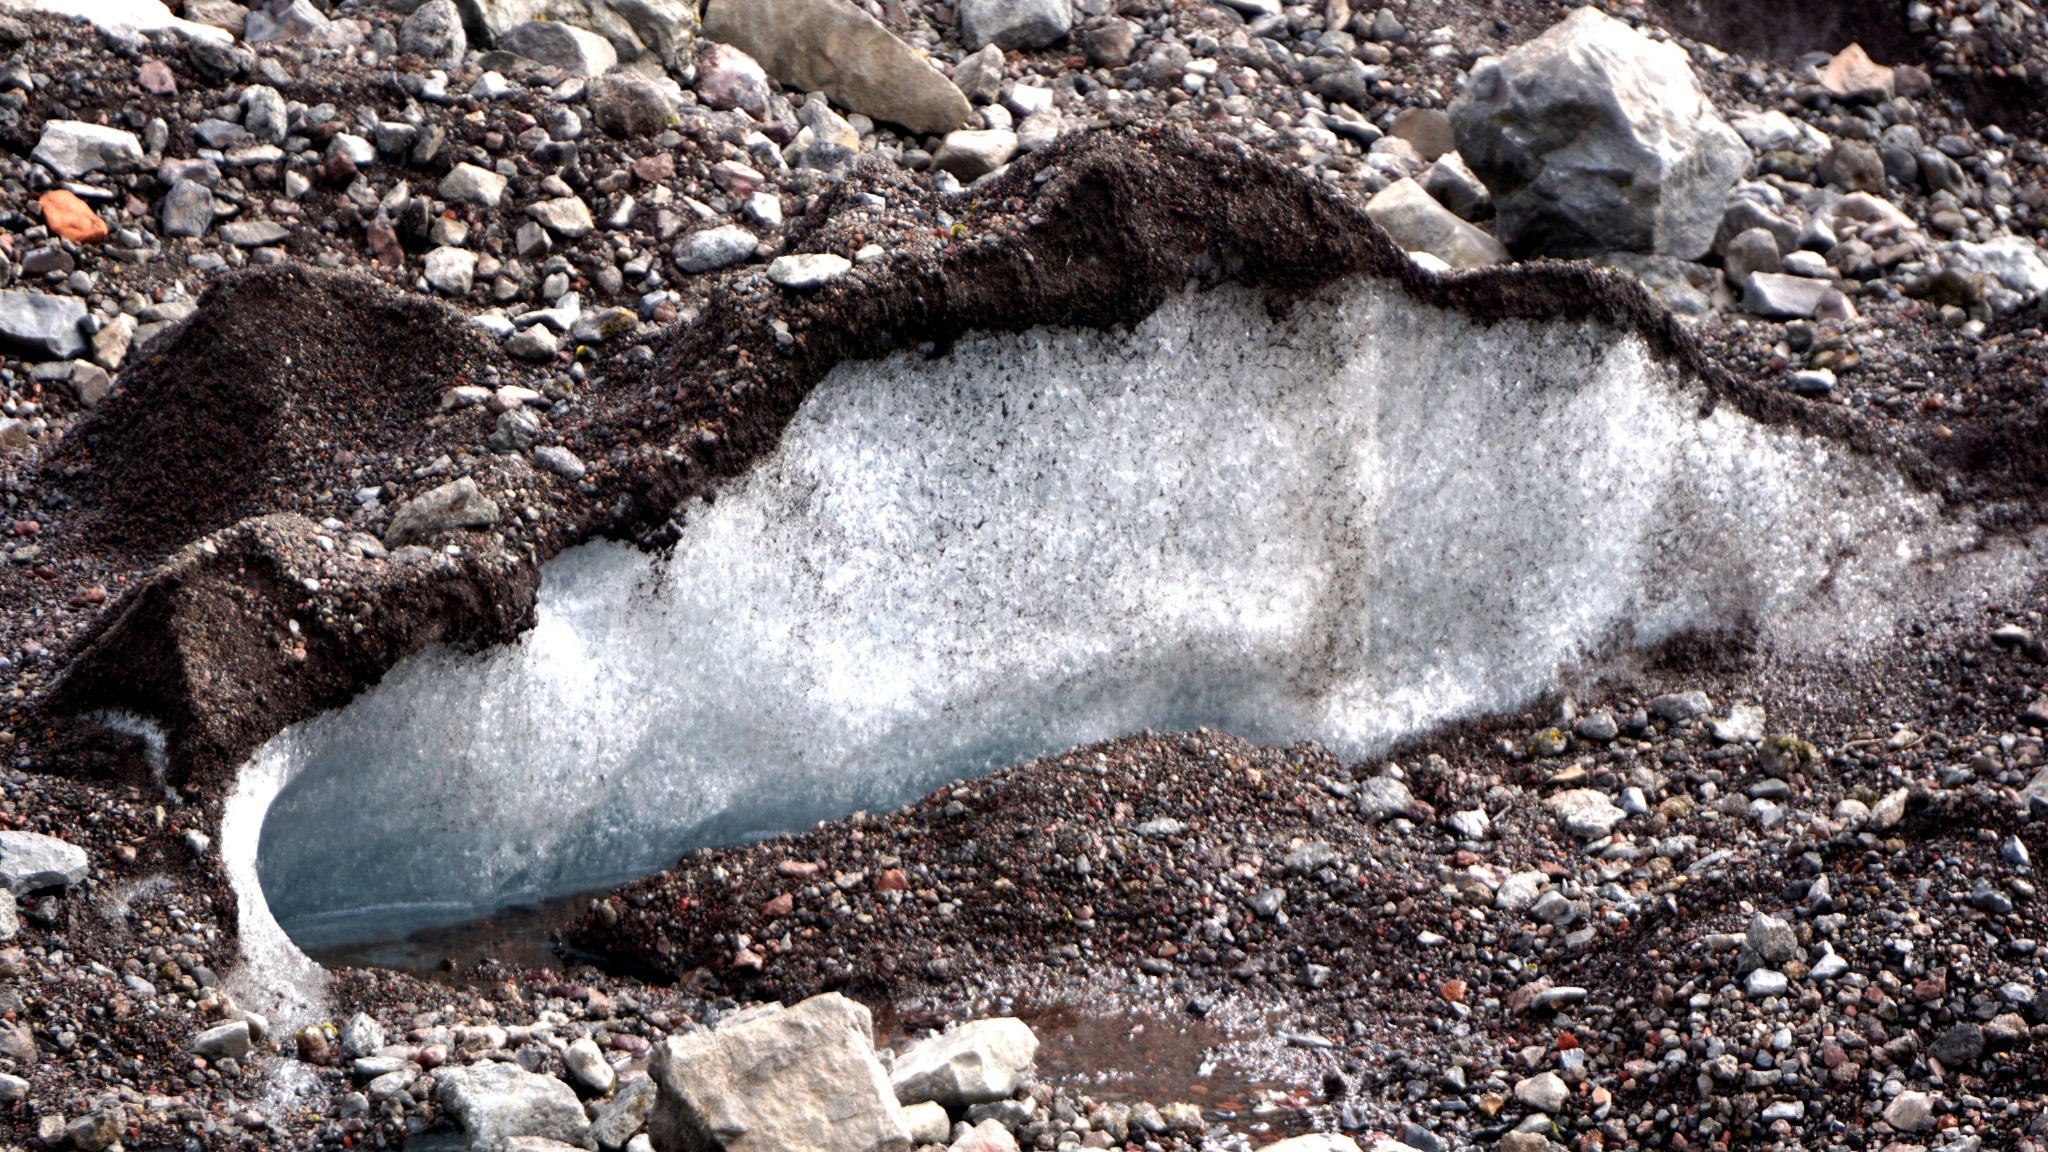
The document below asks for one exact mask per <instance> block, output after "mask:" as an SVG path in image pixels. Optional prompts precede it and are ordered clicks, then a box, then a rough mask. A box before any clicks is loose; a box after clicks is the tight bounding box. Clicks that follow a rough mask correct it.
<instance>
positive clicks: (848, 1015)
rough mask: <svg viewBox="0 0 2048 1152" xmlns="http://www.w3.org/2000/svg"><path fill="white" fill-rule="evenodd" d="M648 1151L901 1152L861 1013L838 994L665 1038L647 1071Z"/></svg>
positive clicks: (893, 1107) (898, 1129)
mask: <svg viewBox="0 0 2048 1152" xmlns="http://www.w3.org/2000/svg"><path fill="white" fill-rule="evenodd" d="M647 1071H648V1075H649V1076H651V1077H653V1079H654V1082H655V1086H656V1087H657V1089H659V1092H660V1095H659V1096H658V1097H657V1098H656V1100H655V1105H654V1111H653V1113H652V1114H651V1115H650V1116H649V1117H648V1121H647V1130H648V1134H649V1135H650V1136H651V1137H653V1142H654V1145H655V1146H656V1147H658V1148H693V1149H717V1150H719V1152H784V1150H785V1149H796V1148H801V1149H805V1150H806V1152H907V1150H908V1148H909V1147H910V1134H909V1132H908V1131H906V1130H905V1128H904V1125H903V1114H902V1110H901V1109H900V1108H899V1107H898V1106H897V1103H896V1094H895V1093H894V1092H893V1091H892V1090H891V1089H890V1087H889V1076H888V1074H887V1073H886V1072H884V1071H883V1070H882V1064H881V1061H880V1060H878V1059H876V1057H875V1049H874V1034H873V1024H872V1021H871V1020H870V1017H869V1015H868V1010H867V1009H866V1008H864V1007H862V1006H861V1005H859V1004H856V1003H854V1002H853V1001H851V1000H848V999H847V998H845V997H844V996H841V995H839V994H838V993H830V992H828V993H826V994H825V995H822V996H814V997H812V998H810V999H809V1000H805V1001H804V1002H802V1003H801V1004H798V1005H796V1006H795V1007H793V1008H788V1009H782V1008H779V1007H776V1006H774V1005H770V1006H768V1007H767V1008H765V1009H762V1010H758V1011H755V1012H750V1013H746V1014H743V1015H742V1016H741V1017H739V1018H737V1019H734V1020H731V1021H728V1022H725V1023H722V1024H720V1025H719V1026H718V1027H716V1028H711V1029H706V1030H703V1031H698V1032H692V1033H689V1034H687V1035H683V1036H671V1037H669V1038H667V1039H665V1040H663V1041H661V1042H660V1043H658V1044H656V1045H655V1046H654V1051H653V1054H652V1056H651V1057H650V1059H649V1062H648V1069H647Z"/></svg>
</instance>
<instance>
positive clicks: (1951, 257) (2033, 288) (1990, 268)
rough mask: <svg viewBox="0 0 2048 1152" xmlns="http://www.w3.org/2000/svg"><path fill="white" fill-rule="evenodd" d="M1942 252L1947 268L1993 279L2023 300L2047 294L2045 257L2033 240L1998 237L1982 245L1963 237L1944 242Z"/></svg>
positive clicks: (2047, 282) (2047, 277) (2046, 259)
mask: <svg viewBox="0 0 2048 1152" xmlns="http://www.w3.org/2000/svg"><path fill="white" fill-rule="evenodd" d="M1941 254H1942V259H1943V262H1944V263H1946V264H1947V265H1948V266H1949V267H1951V268H1955V269H1958V270H1960V271H1963V272H1969V273H1974V274H1976V275H1979V276H1986V277H1989V278H1990V279H1992V280H1996V281H1997V282H1998V283H2000V284H2002V285H2004V286H2005V287H2006V288H2007V289H2009V290H2011V291H2013V292H2016V293H2018V294H2019V296H2020V298H2021V300H2022V301H2024V302H2031V301H2033V300H2035V299H2037V298H2039V297H2040V296H2042V295H2048V256H2044V255H2043V253H2042V251H2041V246H2040V245H2038V244H2036V243H2034V242H2033V241H2032V240H2027V239H2024V238H2022V237H2019V236H2000V237H1998V238H1997V239H1995V240H1987V241H1985V242H1983V243H1981V244H1978V243H1973V242H1971V241H1968V240H1963V241H1958V242H1956V243H1953V244H1947V245H1944V246H1943V247H1942V249H1941Z"/></svg>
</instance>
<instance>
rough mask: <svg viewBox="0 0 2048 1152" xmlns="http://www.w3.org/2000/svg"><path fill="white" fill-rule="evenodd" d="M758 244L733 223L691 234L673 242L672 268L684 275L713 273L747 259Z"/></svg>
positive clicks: (752, 235) (746, 232)
mask: <svg viewBox="0 0 2048 1152" xmlns="http://www.w3.org/2000/svg"><path fill="white" fill-rule="evenodd" d="M760 244H761V242H760V241H759V240H756V239H755V238H754V234H753V233H752V232H749V231H747V230H746V229H745V228H741V227H740V226H738V225H737V224H727V225H725V226H723V227H720V228H707V229H705V230H703V231H702V232H694V233H692V234H690V235H688V236H685V237H684V238H683V239H682V240H680V241H678V242H677V243H676V249H675V259H676V267H678V268H681V269H682V270H683V271H685V272H692V273H695V272H715V271H717V270H718V269H720V268H729V267H731V266H732V265H734V264H738V263H740V262H741V261H743V260H750V259H752V258H753V256H754V252H755V251H756V250H757V249H758V248H759V247H760Z"/></svg>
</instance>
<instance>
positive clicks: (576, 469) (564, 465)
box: [533, 444, 589, 483]
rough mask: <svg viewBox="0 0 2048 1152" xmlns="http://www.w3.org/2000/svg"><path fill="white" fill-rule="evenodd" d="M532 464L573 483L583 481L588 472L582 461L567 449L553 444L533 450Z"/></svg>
mask: <svg viewBox="0 0 2048 1152" xmlns="http://www.w3.org/2000/svg"><path fill="white" fill-rule="evenodd" d="M533 462H534V463H535V464H538V465H539V466H540V467H541V468H542V469H544V470H546V471H549V472H552V473H554V474H555V475H557V476H560V477H561V478H562V479H564V480H567V481H570V482H571V483H574V482H575V481H578V480H581V479H583V477H584V475H585V474H586V473H587V472H588V471H589V469H588V468H587V467H585V466H584V463H583V460H582V459H581V458H580V457H578V456H577V455H576V454H575V453H574V452H571V451H569V450H568V449H567V448H563V447H560V446H558V445H554V444H548V445H543V446H542V447H539V448H535V449H534V450H533Z"/></svg>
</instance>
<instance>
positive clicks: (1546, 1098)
mask: <svg viewBox="0 0 2048 1152" xmlns="http://www.w3.org/2000/svg"><path fill="white" fill-rule="evenodd" d="M1571 1096H1572V1090H1571V1088H1570V1087H1569V1086H1568V1085H1566V1084H1565V1082H1564V1078H1563V1077H1561V1076H1559V1075H1558V1074H1557V1073H1555V1072H1539V1073H1537V1074H1536V1075H1534V1076H1530V1077H1527V1078H1526V1079H1522V1080H1518V1081H1516V1082H1515V1099H1517V1100H1519V1101H1521V1102H1522V1103H1524V1104H1527V1105H1528V1106H1529V1107H1531V1108H1534V1109H1536V1110H1537V1111H1538V1112H1555V1111H1557V1110H1558V1109H1560V1108H1562V1107H1564V1105H1565V1101H1567V1100H1569V1099H1571Z"/></svg>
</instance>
